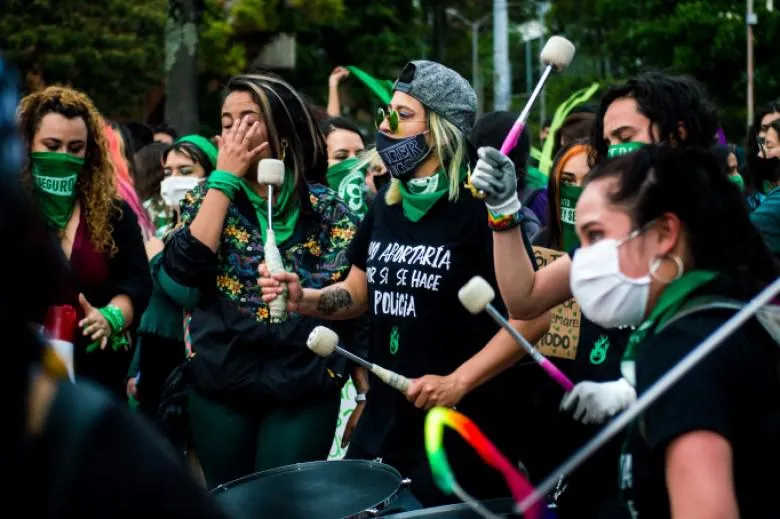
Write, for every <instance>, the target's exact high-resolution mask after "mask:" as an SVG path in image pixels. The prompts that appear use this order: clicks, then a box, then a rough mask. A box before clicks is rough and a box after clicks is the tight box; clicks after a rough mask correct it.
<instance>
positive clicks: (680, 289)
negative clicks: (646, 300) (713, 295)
mask: <svg viewBox="0 0 780 519" xmlns="http://www.w3.org/2000/svg"><path fill="white" fill-rule="evenodd" d="M716 277H718V273H717V272H713V271H711V270H693V271H691V272H688V273H687V274H683V276H682V277H681V278H680V279H678V280H677V281H673V282H672V283H671V284H670V285H669V286H667V287H666V289H665V290H664V291H663V293H661V297H659V298H658V302H657V303H656V304H655V307H654V308H653V309H652V311H651V312H650V315H648V316H647V319H645V321H644V322H643V323H642V324H640V325H639V326H638V327H637V329H636V330H634V332H633V333H631V336H630V337H629V338H628V344H627V345H626V351H625V353H624V354H623V359H622V360H621V361H620V371H621V373H622V375H623V377H624V378H625V379H626V380H628V382H629V383H630V384H631V385H632V386H634V387H636V356H637V349H638V347H639V345H640V344H641V343H642V342H643V341H644V340H645V338H646V337H647V336H648V334H651V333H654V330H655V329H656V328H657V327H658V326H659V325H662V324H663V323H665V322H667V321H668V320H669V319H671V318H672V317H674V315H675V314H676V313H677V312H678V311H679V310H680V309H681V308H682V307H683V305H684V304H685V301H687V300H688V298H689V297H690V295H691V294H692V293H693V292H695V291H696V290H698V289H699V288H701V287H703V286H704V285H706V284H707V283H710V282H711V281H712V280H714V279H715V278H716Z"/></svg>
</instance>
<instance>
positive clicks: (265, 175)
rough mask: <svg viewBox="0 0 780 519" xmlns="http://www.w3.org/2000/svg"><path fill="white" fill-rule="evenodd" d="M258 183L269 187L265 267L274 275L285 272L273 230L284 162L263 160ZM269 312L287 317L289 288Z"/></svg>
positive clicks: (272, 302)
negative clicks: (275, 196) (276, 193)
mask: <svg viewBox="0 0 780 519" xmlns="http://www.w3.org/2000/svg"><path fill="white" fill-rule="evenodd" d="M257 181H258V182H259V183H260V184H267V185H268V229H266V233H265V243H264V244H263V249H264V250H265V265H266V267H267V268H268V271H269V272H270V273H271V274H272V275H273V274H279V273H282V272H284V263H283V262H282V255H281V253H280V252H279V247H277V245H276V235H275V234H274V228H273V218H272V215H273V186H281V185H282V184H283V183H284V162H282V161H281V160H277V159H263V160H261V161H260V163H259V164H258V165H257ZM268 311H269V313H270V315H271V317H272V318H274V319H284V318H285V317H287V287H286V286H285V287H283V291H282V293H281V294H279V296H278V297H277V298H276V299H274V300H273V301H271V302H270V303H268Z"/></svg>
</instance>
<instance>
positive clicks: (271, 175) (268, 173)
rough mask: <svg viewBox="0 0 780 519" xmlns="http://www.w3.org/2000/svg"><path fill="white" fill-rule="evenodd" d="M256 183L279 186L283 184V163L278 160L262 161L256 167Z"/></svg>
mask: <svg viewBox="0 0 780 519" xmlns="http://www.w3.org/2000/svg"><path fill="white" fill-rule="evenodd" d="M257 181H258V182H259V183H260V184H271V185H273V186H281V185H282V184H283V183H284V162H282V161H281V160H278V159H263V160H261V161H260V163H259V164H258V165H257Z"/></svg>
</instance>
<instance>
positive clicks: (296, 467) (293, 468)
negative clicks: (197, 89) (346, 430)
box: [209, 460, 403, 494]
mask: <svg viewBox="0 0 780 519" xmlns="http://www.w3.org/2000/svg"><path fill="white" fill-rule="evenodd" d="M336 463H338V464H342V465H358V466H366V467H370V468H372V469H378V470H384V471H386V472H389V473H390V474H391V475H393V476H395V477H396V478H397V479H398V489H400V488H401V487H402V486H403V477H401V473H400V472H398V471H397V470H396V469H395V467H392V466H390V465H388V464H386V463H380V462H378V461H372V460H320V461H307V462H304V463H294V464H292V465H284V466H281V467H276V468H273V469H268V470H262V471H260V472H254V473H252V474H247V475H246V476H241V477H240V478H237V479H234V480H232V481H228V482H227V483H220V484H219V485H217V486H216V487H214V488H212V489H211V490H210V491H209V493H210V494H217V493H219V492H226V491H228V490H230V489H231V488H233V487H235V486H237V485H239V484H241V483H246V482H247V481H253V480H255V479H258V478H259V477H261V475H262V476H275V475H277V474H284V473H285V472H301V471H304V470H310V469H312V468H315V467H321V466H323V465H325V464H328V465H334V464H336ZM396 492H397V490H396Z"/></svg>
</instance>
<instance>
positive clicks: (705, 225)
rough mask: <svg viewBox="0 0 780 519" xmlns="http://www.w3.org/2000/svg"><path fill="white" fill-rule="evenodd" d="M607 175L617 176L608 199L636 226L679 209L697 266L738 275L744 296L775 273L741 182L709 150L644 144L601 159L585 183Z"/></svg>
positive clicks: (749, 295) (754, 290)
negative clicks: (629, 151)
mask: <svg viewBox="0 0 780 519" xmlns="http://www.w3.org/2000/svg"><path fill="white" fill-rule="evenodd" d="M609 177H613V178H616V179H617V180H618V187H617V189H615V191H613V192H612V193H611V194H610V195H609V199H610V202H612V203H614V204H617V205H620V206H622V207H625V208H626V209H627V211H628V214H629V215H630V216H631V218H632V220H633V223H634V226H635V228H641V227H642V226H644V225H646V224H648V223H649V222H651V221H652V220H654V219H656V218H658V217H659V216H661V215H663V214H664V213H674V214H675V215H677V217H678V218H679V219H680V221H681V222H682V225H683V228H684V229H685V235H686V240H687V242H688V247H689V252H690V255H691V258H692V260H693V263H694V268H696V269H703V270H714V271H716V272H720V273H722V274H724V275H725V276H726V277H727V278H728V279H729V280H733V281H736V282H737V283H739V286H740V287H742V288H743V290H744V293H743V294H741V296H743V297H745V298H750V297H752V296H753V295H754V294H755V293H756V292H757V291H759V290H761V288H763V287H764V286H765V285H767V284H769V283H771V282H772V281H774V280H775V279H776V278H777V274H778V269H777V264H776V263H775V260H774V259H773V257H772V255H771V253H770V252H769V250H768V249H767V247H766V245H765V244H764V241H763V239H762V238H761V235H760V234H759V233H758V231H757V230H756V228H755V227H754V226H753V224H752V223H751V222H750V218H749V217H748V213H747V209H746V208H745V205H744V202H743V201H742V196H741V194H740V192H739V188H737V186H736V185H735V184H734V183H733V182H731V181H729V180H728V178H726V176H725V175H723V173H722V171H721V168H720V165H719V164H718V160H717V159H716V158H715V156H714V155H712V153H710V152H709V151H708V150H703V149H697V148H677V149H673V148H672V147H670V146H668V145H666V144H660V145H651V146H645V147H643V148H642V149H640V150H639V151H636V152H634V153H630V154H628V155H624V156H621V157H617V158H615V159H613V160H609V161H607V162H605V163H604V164H601V165H599V166H598V167H596V168H595V169H594V170H593V171H591V172H590V173H589V174H588V176H587V177H586V181H585V184H586V185H587V184H588V183H590V182H593V181H594V180H598V179H602V178H609Z"/></svg>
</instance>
